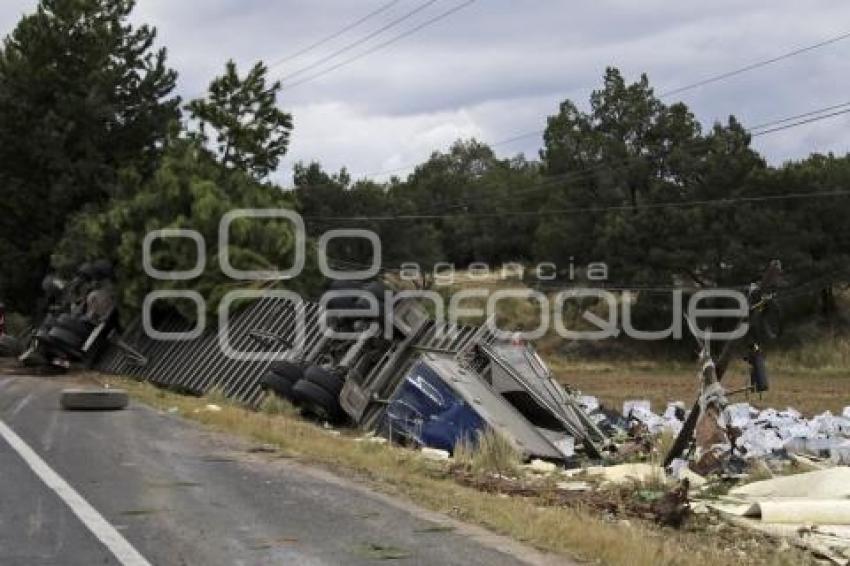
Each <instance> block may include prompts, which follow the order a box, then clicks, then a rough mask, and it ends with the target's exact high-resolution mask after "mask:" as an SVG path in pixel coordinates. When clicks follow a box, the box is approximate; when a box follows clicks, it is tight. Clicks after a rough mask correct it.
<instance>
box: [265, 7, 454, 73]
mask: <svg viewBox="0 0 850 566" xmlns="http://www.w3.org/2000/svg"><path fill="white" fill-rule="evenodd" d="M435 2H437V0H427V1H426V2H423V3H422V4H419V5H418V6H417V7H416V8H414V9H412V10H410V11H409V12H406V13H404V14H402V15H401V16H399V17H398V18H396V19H394V20H392V21H391V22H389V23H387V24H384V25H383V26H381V27H379V28H378V29H376V30H375V31H373V32H371V33H369V34H366V35H365V36H363V37H361V38H360V39H357V40H355V41H352V42H351V43H349V44H347V45H344V46H342V47H340V48H339V49H337V50H336V51H334V52H332V53H330V54H328V55H325V56H324V57H322V58H321V59H319V60H317V61H314V62H313V63H310V64H309V65H306V66H304V67H302V68H300V69H298V70H296V71H293V72H291V73H289V74H287V75H284V76H283V77H281V79H280V80H281V81H282V82H283V83H284V84H285V83H286V81H288V80H289V79H291V78H292V77H296V76H298V75H301V74H303V73H306V72H307V71H310V70H312V69H315V68H316V67H320V66H321V65H323V64H324V63H327V62H328V61H330V60H332V59H335V58H336V57H338V56H340V55H342V54H343V53H345V52H346V51H351V50H352V49H354V48H355V47H357V46H359V45H363V44H364V43H366V42H367V41H369V40H370V39H373V38H374V37H377V36H378V35H381V34H382V33H384V32H385V31H387V30H389V29H391V28H394V27H395V26H397V25H399V24H400V23H402V22H403V21H404V20H407V19H409V18H412V17H413V16H415V15H416V14H418V13H419V12H421V11H422V10H424V9H425V8H427V7H428V6H430V5H431V4H434V3H435ZM293 84H300V82H296V83H293ZM287 86H292V85H287Z"/></svg>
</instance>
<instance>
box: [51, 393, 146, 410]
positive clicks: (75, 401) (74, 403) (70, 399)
mask: <svg viewBox="0 0 850 566" xmlns="http://www.w3.org/2000/svg"><path fill="white" fill-rule="evenodd" d="M129 402H130V399H129V397H128V396H127V392H126V391H124V390H123V389H65V390H63V391H62V395H61V396H60V397H59V406H60V407H62V408H63V409H65V410H66V411H118V410H121V409H123V408H125V407H126V406H127V404H128V403H129Z"/></svg>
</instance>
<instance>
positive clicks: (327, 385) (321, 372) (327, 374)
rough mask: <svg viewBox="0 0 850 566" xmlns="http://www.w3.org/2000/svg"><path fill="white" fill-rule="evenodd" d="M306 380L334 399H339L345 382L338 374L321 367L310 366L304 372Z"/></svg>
mask: <svg viewBox="0 0 850 566" xmlns="http://www.w3.org/2000/svg"><path fill="white" fill-rule="evenodd" d="M304 380H305V381H309V382H310V383H312V384H314V385H318V386H319V387H321V388H322V389H324V390H325V391H327V392H328V393H330V394H331V395H333V396H334V397H338V396H339V393H340V391H342V386H343V385H344V384H345V380H344V379H343V378H341V377H340V376H339V375H337V374H336V373H334V372H332V371H330V370H327V369H325V368H323V367H320V366H310V367H308V368H307V369H306V370H305V371H304Z"/></svg>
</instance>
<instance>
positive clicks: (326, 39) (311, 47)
mask: <svg viewBox="0 0 850 566" xmlns="http://www.w3.org/2000/svg"><path fill="white" fill-rule="evenodd" d="M400 1H401V0H391V1H390V2H387V3H386V4H384V5H382V6H381V7H379V8H378V9H376V10H373V11H371V12H369V13H368V14H366V15H365V16H363V17H362V18H360V19H359V20H357V21H355V22H352V23H350V24H348V25H347V26H345V27H343V28H341V29H339V30H337V31H335V32H333V33H332V34H330V35H328V36H325V37H323V38H322V39H319V40H318V41H315V42H314V43H311V44H310V45H308V46H307V47H304V48H303V49H299V50H298V51H296V52H295V53H292V54H290V55H287V56H285V57H281V58H280V59H277V60H276V61H274V62H273V63H270V64H269V69H273V68H274V67H277V66H278V65H282V64H283V63H286V62H288V61H292V60H293V59H297V58H298V57H300V56H301V55H304V54H305V53H309V52H310V51H313V50H314V49H315V48H317V47H320V46H322V45H324V44H325V43H327V42H329V41H333V40H334V39H336V38H338V37H339V36H341V35H342V34H344V33H346V32H348V31H351V30H352V29H354V28H356V27H357V26H359V25H360V24H362V23H363V22H366V21H368V20H370V19H372V18H374V17H375V16H377V15H378V14H382V13H384V12H386V11H387V10H389V9H390V8H392V7H393V6H395V5H396V4H398V3H399V2H400Z"/></svg>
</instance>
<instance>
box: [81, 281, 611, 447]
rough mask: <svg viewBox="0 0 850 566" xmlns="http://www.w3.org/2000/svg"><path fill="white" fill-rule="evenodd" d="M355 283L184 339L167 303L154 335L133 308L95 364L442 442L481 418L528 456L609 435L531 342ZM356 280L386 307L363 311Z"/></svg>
mask: <svg viewBox="0 0 850 566" xmlns="http://www.w3.org/2000/svg"><path fill="white" fill-rule="evenodd" d="M350 287H354V286H353V285H352V286H350ZM356 287H357V290H356V292H355V293H354V294H353V295H350V296H346V295H345V294H344V293H343V294H342V296H337V297H334V298H332V299H330V300H329V301H326V302H325V304H324V305H323V304H319V303H315V302H309V301H303V300H293V299H292V297H291V296H290V297H285V298H284V297H280V296H262V297H261V298H259V299H256V300H255V301H254V302H253V303H251V304H249V305H248V306H246V307H245V308H243V309H242V310H240V311H238V312H236V313H234V314H233V316H232V317H231V318H230V320H229V323H228V324H227V326H226V328H208V329H205V330H204V331H203V332H202V333H200V335H198V336H195V337H191V338H190V339H185V338H187V336H189V335H191V333H190V334H188V335H187V334H186V333H185V332H184V331H186V330H187V329H188V328H189V327H190V326H191V323H189V322H187V321H185V320H183V319H182V318H181V317H179V316H177V315H176V314H175V313H171V314H167V315H164V316H160V317H158V320H154V321H153V322H154V324H155V326H156V327H157V329H158V330H157V332H156V333H154V336H153V337H152V336H149V335H148V334H147V333H145V331H144V329H143V328H142V325H141V324H140V323H139V322H136V323H133V324H131V325H129V327H128V329H127V331H126V332H125V333H124V335H123V337H122V343H124V344H126V345H129V346H131V350H132V351H133V352H138V355H135V356H128V355H127V354H126V352H127V348H119V347H112V348H110V349H109V350H107V351H106V352H105V353H104V354H103V355H102V356H101V357H100V359H99V361H98V363H97V364H96V367H97V368H98V369H100V370H102V371H105V372H110V373H118V374H127V375H130V376H135V377H137V378H142V379H146V380H149V381H151V382H153V383H155V384H157V385H160V386H164V387H170V388H175V389H178V390H181V391H183V392H186V393H192V394H203V393H205V392H206V391H208V390H210V389H211V388H213V387H215V388H218V389H219V390H221V392H222V393H224V394H225V395H226V396H228V397H230V398H233V399H234V400H237V401H239V402H243V403H246V404H248V405H251V406H257V405H259V403H260V402H261V401H262V400H263V398H264V396H265V395H266V394H267V393H268V392H273V393H275V394H277V395H279V396H281V397H284V398H286V399H288V400H290V401H292V402H294V403H295V404H297V405H299V406H300V407H301V408H302V411H304V412H306V413H309V414H312V415H314V416H316V417H318V418H320V419H322V420H324V421H328V422H331V423H337V424H351V425H353V426H356V427H358V428H361V429H363V430H366V431H374V432H377V433H379V434H382V435H384V436H386V437H388V438H390V439H391V440H393V441H396V442H401V443H405V444H410V445H415V446H428V447H433V448H439V449H443V450H447V451H449V452H451V451H452V450H453V449H454V447H455V446H456V445H457V443H458V442H461V441H463V440H466V439H469V440H472V441H474V440H475V438H476V437H477V434H478V433H479V432H483V431H485V430H488V429H489V430H493V431H496V432H498V433H500V434H501V435H502V436H504V437H505V438H506V439H508V440H509V441H510V442H511V443H512V444H513V445H514V447H515V448H516V449H517V450H518V451H519V452H520V453H521V454H523V455H524V456H525V457H527V458H531V457H536V458H544V459H549V460H556V461H563V460H568V459H570V458H573V457H575V456H576V453H578V454H581V455H585V456H588V457H591V458H601V457H603V456H604V454H605V453H606V450H607V449H608V448H609V446H610V443H609V441H608V439H607V438H606V435H605V434H604V433H603V432H602V431H601V430H600V429H599V428H598V427H597V426H596V424H595V423H594V421H593V420H592V419H591V418H590V416H589V415H587V414H586V413H585V412H584V411H583V410H582V409H581V408H580V407H579V406H578V404H577V402H576V398H575V395H574V394H573V393H572V392H570V391H569V390H567V389H565V388H564V387H563V386H561V385H560V384H559V383H558V382H557V381H556V380H555V379H554V378H553V376H552V374H551V372H550V371H549V369H548V367H547V366H546V364H545V363H544V362H543V360H541V358H540V357H539V356H538V355H537V354H536V352H535V351H534V349H533V348H532V347H531V346H530V345H527V344H524V343H521V342H519V341H516V340H500V339H498V338H497V336H496V335H495V334H494V333H493V332H492V331H491V330H490V326H489V325H485V326H481V327H476V326H461V325H453V324H450V323H446V322H438V321H435V320H433V319H431V318H430V317H429V316H428V314H427V312H426V311H425V310H424V309H423V307H422V306H421V305H420V304H419V303H418V302H417V301H416V300H415V299H413V298H409V297H395V296H393V293H392V292H391V291H389V290H388V289H387V288H386V287H385V286H384V285H383V284H381V283H379V282H371V283H367V284H362V285H357V286H356ZM337 291H339V289H337ZM364 293H365V294H368V295H371V296H372V297H373V300H372V302H371V303H372V306H375V304H377V305H378V306H380V307H381V309H380V310H381V311H383V312H381V313H380V315H378V316H371V317H369V316H362V317H361V316H359V315H358V314H357V312H358V309H363V310H364V312H365V311H366V310H368V309H366V308H364V307H363V300H364V297H363V295H364ZM338 313H347V316H337V315H338ZM371 314H372V315H374V312H372V313H371ZM323 321H324V322H325V324H323Z"/></svg>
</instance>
